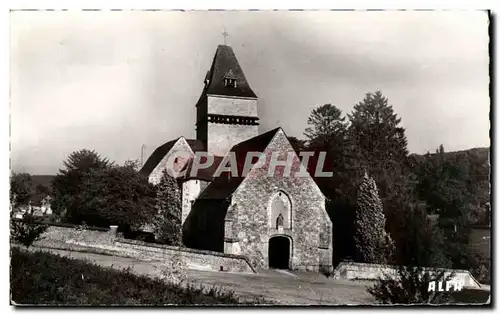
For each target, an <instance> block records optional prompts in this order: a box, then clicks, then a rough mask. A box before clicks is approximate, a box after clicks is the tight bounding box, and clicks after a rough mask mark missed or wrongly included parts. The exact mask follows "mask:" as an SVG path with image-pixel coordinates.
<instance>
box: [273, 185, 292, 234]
mask: <svg viewBox="0 0 500 315" xmlns="http://www.w3.org/2000/svg"><path fill="white" fill-rule="evenodd" d="M268 215H269V227H271V228H275V229H278V226H282V227H283V228H284V229H291V228H292V203H291V201H290V198H289V197H288V196H287V194H285V193H284V192H283V191H279V192H277V193H275V194H274V195H273V196H271V200H270V202H269V209H268Z"/></svg>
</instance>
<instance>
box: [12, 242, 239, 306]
mask: <svg viewBox="0 0 500 315" xmlns="http://www.w3.org/2000/svg"><path fill="white" fill-rule="evenodd" d="M11 301H12V302H13V303H15V304H28V305H33V304H37V305H40V304H44V305H55V304H58V305H137V304H140V305H166V304H201V305H207V304H209V305H211V304H240V303H243V302H241V301H240V300H239V298H238V297H236V296H235V295H234V294H233V293H232V292H222V291H220V290H217V289H215V288H214V289H211V290H206V289H201V288H199V287H194V286H188V287H187V288H186V287H182V286H179V285H174V284H170V283H166V282H164V281H162V280H160V279H152V278H149V277H146V276H138V275H136V274H134V273H132V272H131V271H129V270H123V271H120V270H116V269H112V268H103V267H99V266H97V265H94V264H92V263H89V262H85V261H81V260H77V259H72V258H67V257H61V256H58V255H54V254H50V253H46V252H41V251H36V252H27V251H24V250H20V249H18V248H15V247H14V248H12V252H11Z"/></svg>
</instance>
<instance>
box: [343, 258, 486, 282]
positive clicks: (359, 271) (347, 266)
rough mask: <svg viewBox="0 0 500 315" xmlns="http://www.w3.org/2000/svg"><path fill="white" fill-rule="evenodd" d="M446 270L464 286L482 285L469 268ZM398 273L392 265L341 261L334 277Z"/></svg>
mask: <svg viewBox="0 0 500 315" xmlns="http://www.w3.org/2000/svg"><path fill="white" fill-rule="evenodd" d="M445 270H446V272H445V276H447V275H450V274H451V273H452V272H454V273H455V276H454V277H453V279H452V280H458V281H461V282H462V283H464V287H469V288H479V287H481V285H480V284H479V282H477V280H476V279H475V278H474V277H473V276H472V275H471V274H470V272H469V271H467V270H458V269H455V270H452V269H445ZM396 275H397V271H396V269H395V268H394V267H391V266H385V265H378V264H366V263H357V262H341V263H340V264H339V265H338V266H337V268H335V276H334V278H336V279H345V280H377V279H378V278H379V277H382V278H387V277H396Z"/></svg>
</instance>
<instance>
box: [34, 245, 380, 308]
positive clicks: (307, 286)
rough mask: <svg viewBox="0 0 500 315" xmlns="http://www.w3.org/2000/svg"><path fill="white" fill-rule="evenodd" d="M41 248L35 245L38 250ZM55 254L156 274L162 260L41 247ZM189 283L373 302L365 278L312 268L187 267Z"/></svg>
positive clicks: (279, 300)
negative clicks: (338, 276)
mask: <svg viewBox="0 0 500 315" xmlns="http://www.w3.org/2000/svg"><path fill="white" fill-rule="evenodd" d="M40 249H41V248H35V250H40ZM44 250H47V251H50V252H53V253H55V254H59V255H64V256H69V257H73V258H78V259H86V260H89V261H91V262H93V263H96V264H98V265H100V266H103V267H113V268H118V269H124V268H127V267H130V268H132V270H134V271H135V272H136V273H138V274H143V275H149V276H159V275H160V270H159V268H158V267H159V266H160V265H161V262H155V261H151V262H146V261H140V260H136V259H132V258H124V257H117V256H108V255H99V254H92V253H81V252H73V251H63V250H54V249H50V250H49V249H44ZM187 280H188V282H189V283H191V284H200V285H204V286H213V285H216V286H221V287H222V288H223V289H226V290H231V291H234V292H235V293H236V294H237V295H238V296H240V297H241V298H242V299H253V298H255V297H262V298H264V299H265V300H267V301H270V302H271V303H272V304H283V305H332V304H336V305H339V304H340V305H359V304H365V305H366V304H374V303H375V300H374V299H373V298H372V297H371V296H370V295H369V294H368V293H367V292H366V285H367V284H368V283H367V282H354V281H345V280H333V279H329V278H326V277H325V276H323V275H321V274H317V273H311V272H295V271H288V270H260V271H259V273H258V274H248V273H229V272H216V271H201V270H188V271H187Z"/></svg>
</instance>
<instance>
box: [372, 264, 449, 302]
mask: <svg viewBox="0 0 500 315" xmlns="http://www.w3.org/2000/svg"><path fill="white" fill-rule="evenodd" d="M452 277H453V274H451V275H448V276H445V272H444V271H443V270H441V271H437V270H432V271H431V270H428V269H424V268H422V267H414V266H399V267H398V268H397V274H396V275H394V274H384V276H383V277H380V278H379V279H378V280H377V281H376V282H375V284H374V285H373V286H371V287H369V288H367V291H368V293H370V294H371V295H372V296H373V297H375V299H376V300H377V301H379V302H381V303H383V304H429V303H431V304H443V303H449V302H451V301H450V300H449V299H448V298H447V296H445V295H442V294H439V293H438V292H433V291H431V292H429V291H428V289H429V282H431V281H448V280H450V279H451V278H452Z"/></svg>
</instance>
